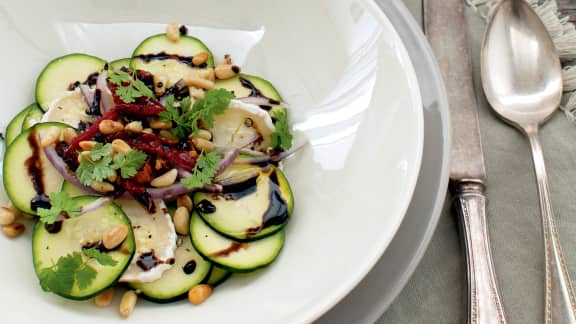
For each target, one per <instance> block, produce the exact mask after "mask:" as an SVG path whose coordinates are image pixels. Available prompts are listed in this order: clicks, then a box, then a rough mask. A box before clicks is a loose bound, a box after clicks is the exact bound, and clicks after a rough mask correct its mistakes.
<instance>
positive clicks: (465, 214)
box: [452, 180, 507, 324]
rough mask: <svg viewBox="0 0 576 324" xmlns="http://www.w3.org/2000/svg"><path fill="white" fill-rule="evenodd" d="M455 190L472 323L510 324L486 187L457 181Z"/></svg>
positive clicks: (455, 206)
mask: <svg viewBox="0 0 576 324" xmlns="http://www.w3.org/2000/svg"><path fill="white" fill-rule="evenodd" d="M452 189H453V193H454V208H455V210H456V213H457V214H458V216H459V219H460V224H461V229H462V236H464V244H465V248H466V261H467V262H466V265H467V270H468V271H467V275H468V323H469V324H484V323H490V324H492V323H497V324H506V323H507V320H506V314H505V313H504V308H503V307H502V299H501V297H500V294H499V290H498V284H497V282H496V276H495V271H494V265H493V263H492V250H491V247H490V236H489V235H488V226H487V219H486V196H485V195H484V184H483V183H482V182H481V181H480V180H461V181H457V182H454V183H453V184H452Z"/></svg>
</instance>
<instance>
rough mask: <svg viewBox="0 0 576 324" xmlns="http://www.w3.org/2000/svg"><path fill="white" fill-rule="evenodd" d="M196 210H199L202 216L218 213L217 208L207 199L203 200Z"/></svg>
mask: <svg viewBox="0 0 576 324" xmlns="http://www.w3.org/2000/svg"><path fill="white" fill-rule="evenodd" d="M196 208H198V211H199V212H201V213H202V214H212V213H214V212H216V206H214V204H213V203H211V202H210V201H209V200H207V199H202V200H201V201H200V202H199V203H198V205H196Z"/></svg>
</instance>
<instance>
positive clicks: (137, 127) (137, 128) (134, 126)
mask: <svg viewBox="0 0 576 324" xmlns="http://www.w3.org/2000/svg"><path fill="white" fill-rule="evenodd" d="M143 129H144V128H143V127H142V122H140V121H133V122H131V123H128V124H126V126H124V130H127V131H131V132H134V133H139V132H141V131H142V130H143Z"/></svg>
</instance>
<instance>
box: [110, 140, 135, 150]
mask: <svg viewBox="0 0 576 324" xmlns="http://www.w3.org/2000/svg"><path fill="white" fill-rule="evenodd" d="M112 150H113V151H114V152H116V153H122V154H127V153H128V152H130V151H131V150H132V148H131V147H130V145H129V144H128V143H126V142H125V141H124V140H121V139H119V138H117V139H115V140H113V141H112Z"/></svg>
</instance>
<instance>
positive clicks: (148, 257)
mask: <svg viewBox="0 0 576 324" xmlns="http://www.w3.org/2000/svg"><path fill="white" fill-rule="evenodd" d="M159 264H174V259H173V258H170V259H168V260H165V261H162V260H160V259H158V258H157V257H156V254H155V253H154V250H152V251H150V252H146V253H142V254H141V255H140V257H138V260H137V261H136V265H138V266H139V267H140V269H142V270H144V271H148V270H150V269H152V268H154V267H155V266H157V265H159Z"/></svg>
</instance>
